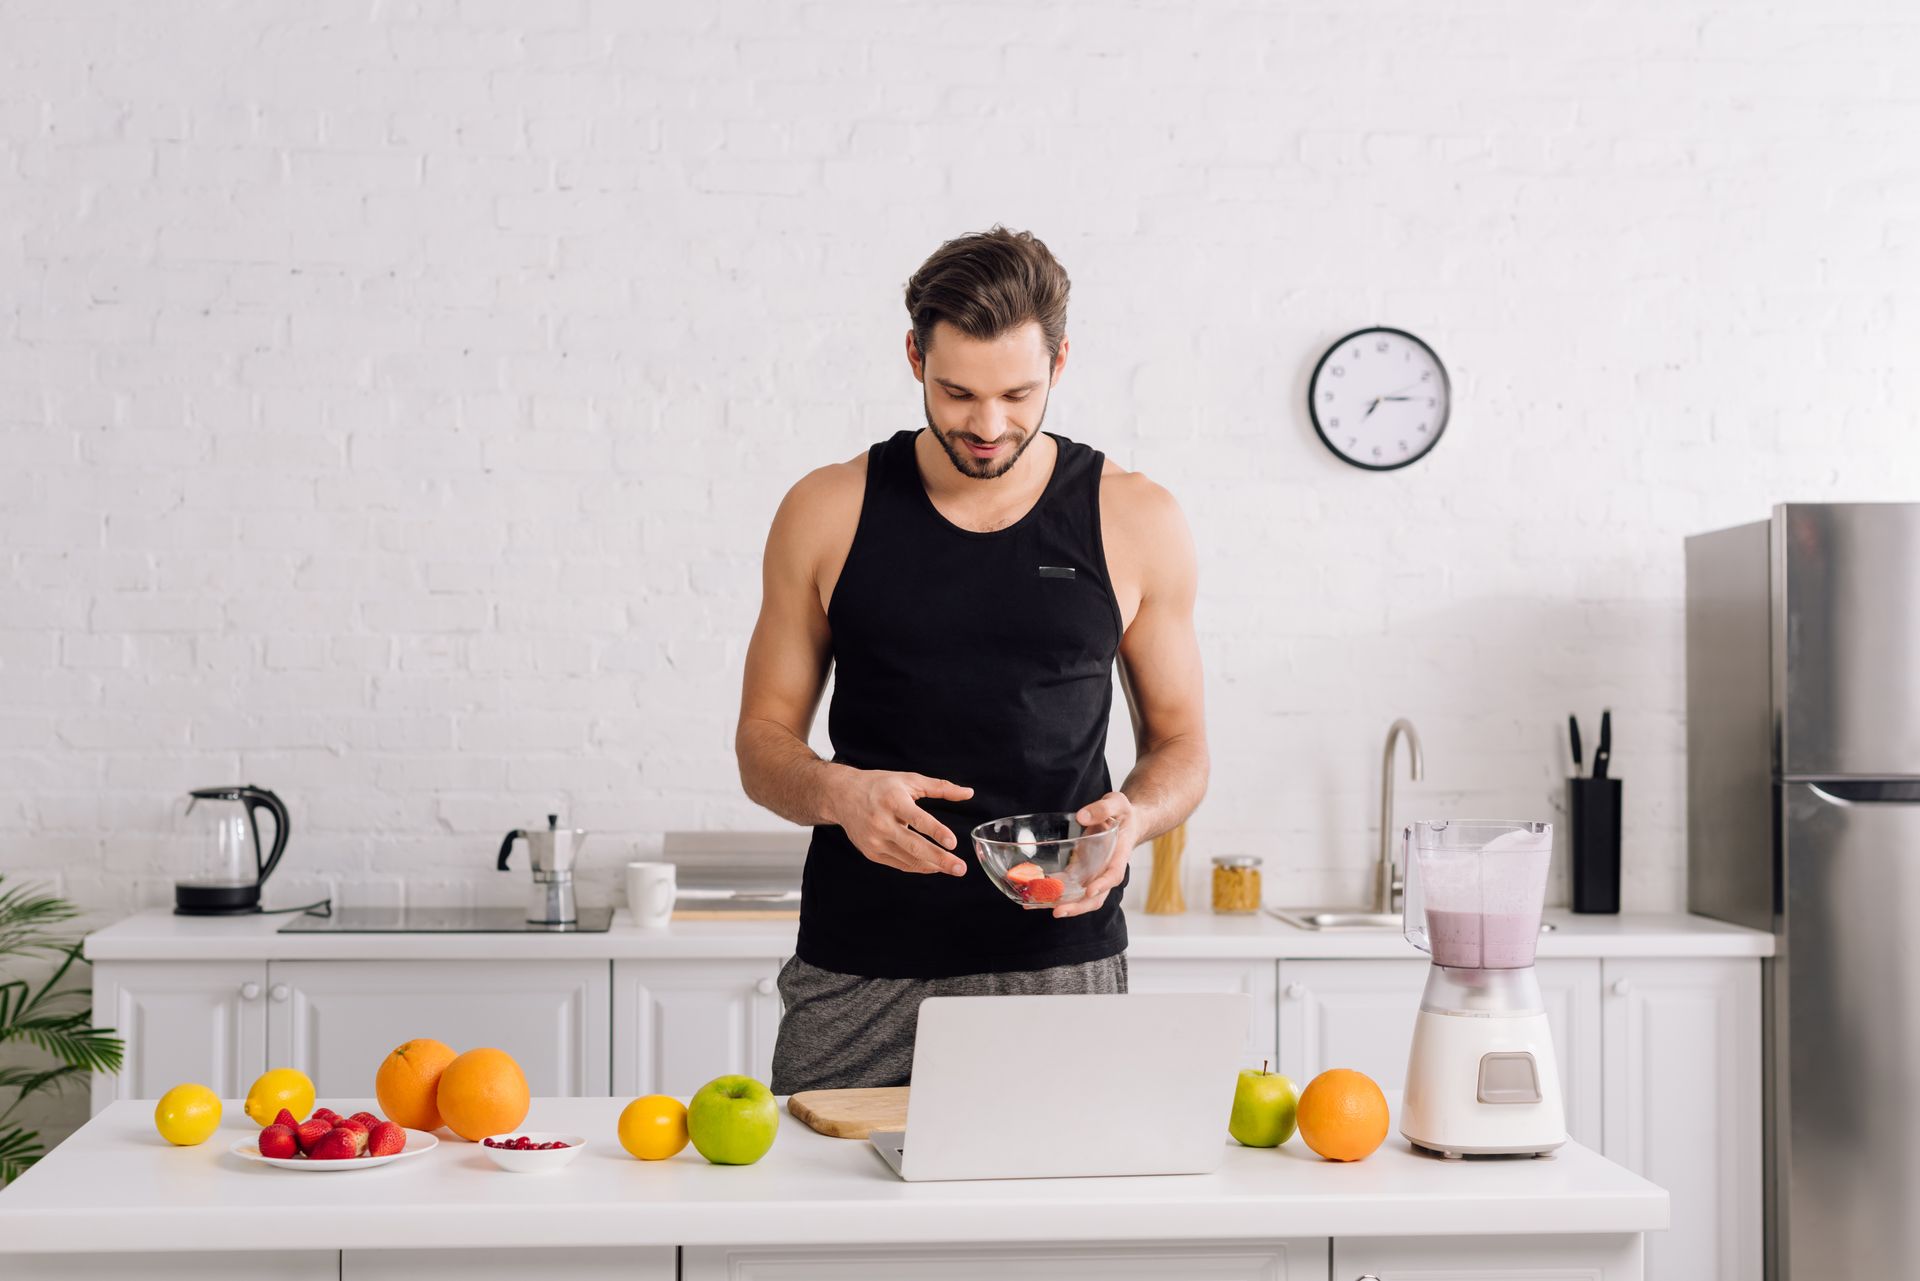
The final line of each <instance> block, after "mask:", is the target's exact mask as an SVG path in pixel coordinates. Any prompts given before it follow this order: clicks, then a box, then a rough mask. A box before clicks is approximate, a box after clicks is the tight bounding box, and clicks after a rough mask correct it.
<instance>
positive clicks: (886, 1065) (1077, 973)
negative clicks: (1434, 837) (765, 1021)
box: [773, 953, 1127, 1094]
mask: <svg viewBox="0 0 1920 1281" xmlns="http://www.w3.org/2000/svg"><path fill="white" fill-rule="evenodd" d="M1126 990H1127V958H1126V955H1125V954H1124V953H1122V954H1121V955H1119V956H1110V957H1108V958H1106V959H1105V960H1102V961H1087V962H1084V963H1082V964H1079V965H1056V966H1054V967H1052V968H1051V969H1045V970H1015V971H1011V972H1009V973H1005V974H962V975H959V976H958V977H955V978H948V979H868V978H860V977H857V976H855V975H852V974H836V973H834V972H833V971H832V970H823V969H821V968H819V967H818V966H814V965H808V964H807V963H806V962H805V961H803V960H801V959H800V958H799V957H797V956H796V957H794V958H793V959H791V960H789V961H788V962H787V963H786V965H785V966H783V967H782V968H781V970H780V1001H781V1004H782V1005H783V1006H784V1007H785V1012H784V1013H783V1014H782V1015H781V1016H780V1036H779V1039H778V1040H776V1041H775V1042H774V1046H773V1092H774V1093H775V1094H798V1093H799V1092H800V1091H802V1090H847V1089H856V1088H861V1087H870V1086H883V1085H905V1084H907V1080H908V1078H909V1077H910V1076H911V1075H912V1072H913V1036H914V1030H915V1028H916V1027H917V1026H918V1025H919V1021H920V1002H922V1001H924V1000H926V999H927V998H928V997H930V996H1028V995H1039V996H1058V995H1072V996H1083V995H1092V994H1106V993H1123V992H1125V991H1126Z"/></svg>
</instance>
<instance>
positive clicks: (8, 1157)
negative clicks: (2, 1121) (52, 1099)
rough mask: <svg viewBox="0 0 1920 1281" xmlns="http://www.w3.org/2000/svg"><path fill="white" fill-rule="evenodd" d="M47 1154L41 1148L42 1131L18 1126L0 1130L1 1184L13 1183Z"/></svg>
mask: <svg viewBox="0 0 1920 1281" xmlns="http://www.w3.org/2000/svg"><path fill="white" fill-rule="evenodd" d="M46 1154H47V1150H46V1149H45V1148H44V1147H42V1146H40V1131H38V1130H23V1129H21V1128H19V1127H18V1126H15V1127H14V1128H13V1129H11V1130H0V1184H4V1183H11V1182H13V1181H14V1180H15V1179H17V1178H19V1177H20V1176H21V1175H23V1174H25V1173H26V1172H27V1167H28V1166H30V1165H32V1164H33V1163H34V1162H35V1161H38V1160H39V1159H40V1158H41V1157H43V1156H45V1155H46Z"/></svg>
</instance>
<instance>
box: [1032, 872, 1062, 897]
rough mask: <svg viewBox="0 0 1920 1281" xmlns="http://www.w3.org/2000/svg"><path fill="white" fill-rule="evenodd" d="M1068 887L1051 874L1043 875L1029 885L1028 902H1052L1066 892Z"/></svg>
mask: <svg viewBox="0 0 1920 1281" xmlns="http://www.w3.org/2000/svg"><path fill="white" fill-rule="evenodd" d="M1066 888H1067V887H1066V886H1064V885H1062V884H1061V883H1060V882H1059V881H1056V880H1054V879H1053V878H1052V877H1051V876H1043V877H1041V878H1040V879H1039V880H1037V881H1034V882H1031V883H1030V884H1029V885H1028V886H1027V902H1029V903H1051V902H1053V901H1054V900H1055V899H1057V898H1059V897H1060V895H1061V894H1063V893H1065V892H1066Z"/></svg>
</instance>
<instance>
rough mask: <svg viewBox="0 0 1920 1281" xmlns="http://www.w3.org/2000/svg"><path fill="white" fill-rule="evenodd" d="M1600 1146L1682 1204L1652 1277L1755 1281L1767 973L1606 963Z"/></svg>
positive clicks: (1662, 1239)
mask: <svg viewBox="0 0 1920 1281" xmlns="http://www.w3.org/2000/svg"><path fill="white" fill-rule="evenodd" d="M1601 964H1602V970H1601V974H1602V979H1603V981H1604V988H1603V992H1604V994H1603V996H1602V998H1601V999H1602V1004H1603V1006H1604V1024H1605V1035H1604V1051H1603V1057H1604V1060H1605V1065H1604V1068H1603V1078H1604V1080H1605V1082H1606V1087H1605V1094H1606V1099H1605V1107H1606V1126H1605V1136H1604V1140H1603V1143H1602V1145H1601V1151H1602V1152H1604V1153H1605V1154H1606V1156H1608V1157H1609V1158H1610V1159H1612V1160H1614V1161H1618V1162H1619V1163H1620V1164H1621V1165H1624V1166H1626V1167H1627V1168H1628V1169H1629V1170H1632V1171H1633V1172H1634V1173H1636V1174H1638V1175H1640V1176H1641V1177H1642V1178H1645V1179H1648V1180H1651V1181H1652V1182H1654V1183H1657V1184H1659V1185H1660V1186H1661V1187H1663V1188H1665V1189H1666V1190H1667V1191H1668V1193H1669V1194H1671V1196H1672V1198H1673V1226H1672V1227H1671V1228H1670V1229H1669V1230H1667V1231H1665V1232H1659V1233H1655V1234H1653V1235H1652V1236H1650V1237H1649V1238H1648V1241H1647V1276H1648V1277H1649V1278H1652V1279H1653V1281H1708V1279H1709V1278H1719V1281H1747V1279H1748V1278H1752V1277H1757V1276H1759V1275H1760V1274H1761V1271H1762V1262H1761V1249H1762V1240H1761V1195H1762V1189H1761V1168H1760V1167H1761V1151H1762V1148H1761V1117H1762V1107H1761V1059H1760V967H1759V965H1758V964H1756V963H1754V962H1753V961H1748V960H1733V959H1724V958H1699V959H1662V960H1608V961H1604V962H1602V963H1601Z"/></svg>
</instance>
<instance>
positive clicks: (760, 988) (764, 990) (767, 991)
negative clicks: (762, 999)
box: [753, 979, 773, 996]
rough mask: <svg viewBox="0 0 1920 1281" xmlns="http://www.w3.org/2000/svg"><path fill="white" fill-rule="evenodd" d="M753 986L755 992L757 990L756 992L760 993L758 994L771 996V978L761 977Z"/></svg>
mask: <svg viewBox="0 0 1920 1281" xmlns="http://www.w3.org/2000/svg"><path fill="white" fill-rule="evenodd" d="M753 987H754V990H755V991H756V992H758V993H760V995H762V996H772V995H773V980H772V979H761V980H760V981H759V982H758V983H755V984H754V985H753Z"/></svg>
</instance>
